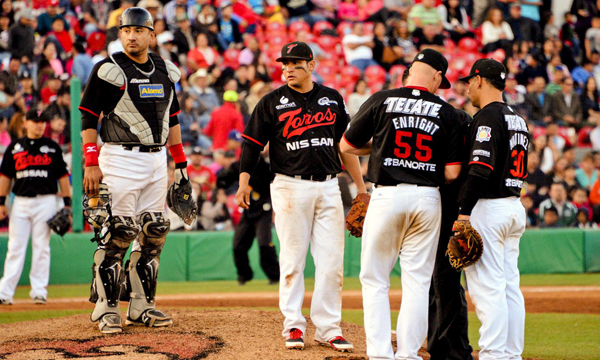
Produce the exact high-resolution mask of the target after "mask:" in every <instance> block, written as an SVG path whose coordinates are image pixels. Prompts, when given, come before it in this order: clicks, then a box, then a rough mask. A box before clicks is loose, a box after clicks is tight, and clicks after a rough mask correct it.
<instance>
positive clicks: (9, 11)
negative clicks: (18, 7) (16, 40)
mask: <svg viewBox="0 0 600 360" xmlns="http://www.w3.org/2000/svg"><path fill="white" fill-rule="evenodd" d="M0 14H1V15H2V16H6V17H7V18H9V26H12V25H13V24H14V23H15V20H16V19H15V11H14V9H13V6H12V1H11V0H3V1H2V5H1V6H0ZM16 21H17V22H18V20H16Z"/></svg>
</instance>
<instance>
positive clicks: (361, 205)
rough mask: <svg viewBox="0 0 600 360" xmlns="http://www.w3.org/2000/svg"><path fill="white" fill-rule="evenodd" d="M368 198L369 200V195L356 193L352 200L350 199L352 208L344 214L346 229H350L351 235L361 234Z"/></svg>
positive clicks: (359, 235) (358, 235)
mask: <svg viewBox="0 0 600 360" xmlns="http://www.w3.org/2000/svg"><path fill="white" fill-rule="evenodd" d="M369 200H371V195H369V194H358V195H356V198H354V201H352V208H351V209H350V211H349V212H348V216H346V229H348V230H349V231H350V234H351V235H352V236H355V237H361V236H362V231H363V223H364V222H365V216H367V209H368V208H369Z"/></svg>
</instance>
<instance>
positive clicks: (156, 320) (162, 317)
mask: <svg viewBox="0 0 600 360" xmlns="http://www.w3.org/2000/svg"><path fill="white" fill-rule="evenodd" d="M125 324H126V325H128V326H131V325H133V326H147V327H163V326H171V325H173V320H171V317H170V316H169V315H166V314H164V313H163V312H162V311H160V310H156V309H148V310H146V311H144V312H143V313H142V316H140V317H139V319H136V320H134V319H132V318H130V317H129V315H127V320H125Z"/></svg>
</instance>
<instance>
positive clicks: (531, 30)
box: [507, 2, 542, 46]
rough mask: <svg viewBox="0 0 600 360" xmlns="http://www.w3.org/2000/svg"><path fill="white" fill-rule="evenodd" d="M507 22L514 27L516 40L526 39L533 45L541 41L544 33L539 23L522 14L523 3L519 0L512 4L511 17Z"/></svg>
mask: <svg viewBox="0 0 600 360" xmlns="http://www.w3.org/2000/svg"><path fill="white" fill-rule="evenodd" d="M507 22H508V24H509V25H510V28H511V29H512V32H513V35H514V37H515V40H517V41H525V42H527V43H528V44H529V45H531V46H534V45H535V44H536V43H539V42H541V36H542V34H541V31H540V26H539V24H538V23H537V22H536V21H533V20H531V19H530V18H528V17H524V16H521V4H520V3H519V2H514V3H512V4H511V5H510V18H509V19H508V21H507Z"/></svg>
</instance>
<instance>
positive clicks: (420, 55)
mask: <svg viewBox="0 0 600 360" xmlns="http://www.w3.org/2000/svg"><path fill="white" fill-rule="evenodd" d="M424 57H425V55H423V54H419V56H417V59H419V60H421V59H423V58H424Z"/></svg>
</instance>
